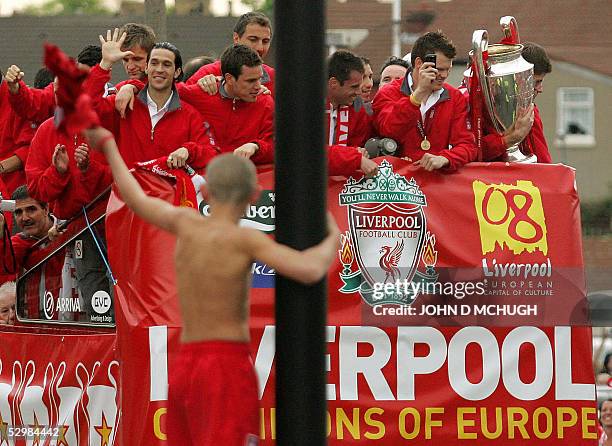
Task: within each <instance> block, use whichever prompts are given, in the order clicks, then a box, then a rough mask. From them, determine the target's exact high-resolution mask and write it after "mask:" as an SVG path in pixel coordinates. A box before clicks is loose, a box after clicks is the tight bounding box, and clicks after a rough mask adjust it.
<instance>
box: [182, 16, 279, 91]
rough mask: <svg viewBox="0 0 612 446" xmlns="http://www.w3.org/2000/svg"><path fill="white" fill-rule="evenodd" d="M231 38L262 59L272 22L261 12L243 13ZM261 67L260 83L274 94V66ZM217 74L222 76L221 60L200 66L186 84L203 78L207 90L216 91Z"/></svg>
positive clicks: (264, 65) (267, 47) (270, 33)
mask: <svg viewBox="0 0 612 446" xmlns="http://www.w3.org/2000/svg"><path fill="white" fill-rule="evenodd" d="M233 40H234V44H237V43H239V44H242V45H245V46H248V47H249V48H252V49H253V50H255V51H256V52H257V54H259V57H261V59H262V60H263V59H265V57H266V55H267V54H268V51H269V50H270V43H271V41H272V24H271V23H270V19H269V18H268V17H267V16H266V15H265V14H262V13H261V12H247V13H246V14H243V15H242V16H240V18H239V19H238V21H237V22H236V25H235V26H234V36H233ZM262 67H263V75H262V78H261V83H262V84H263V85H264V86H265V87H266V88H267V89H268V90H270V93H271V94H272V95H274V68H272V67H270V66H268V65H266V64H262ZM217 76H222V73H221V60H217V61H216V62H213V63H211V64H208V65H204V66H203V67H201V68H200V69H199V70H198V71H196V72H195V74H194V75H193V76H191V77H190V78H189V79H188V80H187V85H192V84H195V83H197V82H198V81H199V80H200V79H202V78H204V79H203V80H202V82H203V83H204V84H208V86H207V88H208V89H207V91H209V92H210V93H216V87H217V81H216V77H217Z"/></svg>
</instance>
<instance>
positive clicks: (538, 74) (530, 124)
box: [482, 42, 552, 163]
mask: <svg viewBox="0 0 612 446" xmlns="http://www.w3.org/2000/svg"><path fill="white" fill-rule="evenodd" d="M522 55H523V58H524V59H525V60H526V61H527V62H529V63H532V64H533V77H534V81H535V86H534V92H533V93H534V99H535V97H536V96H537V95H538V94H540V93H542V91H543V81H544V76H546V75H547V74H548V73H550V72H551V71H552V65H551V63H550V59H549V58H548V55H547V54H546V51H545V50H544V48H542V47H541V46H540V45H537V44H535V43H531V42H525V43H523V51H522ZM484 133H486V134H485V135H484V136H483V137H482V158H483V160H484V161H504V160H505V156H506V149H507V148H508V147H510V146H512V145H514V144H519V148H520V150H521V152H523V153H525V154H534V155H535V156H536V157H537V162H538V163H551V162H552V158H551V156H550V152H549V151H548V144H547V143H546V138H545V137H544V127H543V126H542V119H541V118H540V112H539V110H538V107H537V106H536V105H535V104H533V105H532V106H531V107H530V108H529V109H528V110H526V111H524V112H523V113H522V115H521V116H520V117H519V118H518V119H517V121H516V122H515V123H514V125H513V126H512V127H511V128H510V129H508V131H507V132H505V133H504V134H503V135H500V134H498V133H497V132H495V130H494V129H492V128H490V127H488V126H485V128H484Z"/></svg>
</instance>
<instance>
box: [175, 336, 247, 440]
mask: <svg viewBox="0 0 612 446" xmlns="http://www.w3.org/2000/svg"><path fill="white" fill-rule="evenodd" d="M169 372H170V375H169V389H168V413H167V415H166V416H167V418H166V420H167V430H168V445H169V446H188V445H193V446H196V445H197V446H213V445H214V446H219V445H222V446H257V445H258V444H259V436H258V434H257V432H258V430H259V399H258V390H257V377H256V376H255V369H254V367H253V362H252V360H251V355H250V349H249V345H248V344H246V343H242V342H231V341H206V342H194V343H189V344H183V345H181V347H180V351H179V353H178V355H177V358H176V361H175V362H173V363H172V364H171V367H170V371H169Z"/></svg>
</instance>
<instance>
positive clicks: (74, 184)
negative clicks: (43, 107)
mask: <svg viewBox="0 0 612 446" xmlns="http://www.w3.org/2000/svg"><path fill="white" fill-rule="evenodd" d="M25 170H26V176H27V180H28V190H29V192H30V194H31V196H32V197H34V198H36V199H37V200H40V201H42V202H46V203H48V205H49V208H50V210H51V211H52V212H53V215H55V216H56V217H58V218H61V219H64V220H67V219H69V218H71V217H74V216H75V215H76V214H78V213H79V212H81V210H82V207H83V206H85V205H87V204H88V203H89V202H91V201H92V200H93V199H94V198H96V197H97V196H98V195H99V194H100V193H102V192H103V191H104V190H105V189H106V188H107V187H108V186H110V184H111V183H112V176H111V173H110V169H109V167H108V165H107V164H106V159H105V158H104V155H103V154H101V153H99V152H97V151H95V150H90V149H89V147H88V146H87V144H85V141H84V139H83V137H82V136H81V135H72V136H67V135H65V134H63V133H61V132H59V131H58V130H57V129H56V128H55V124H54V120H53V118H49V119H47V120H46V121H45V122H44V123H43V124H42V125H41V126H40V127H39V129H38V131H37V132H36V136H34V139H33V140H32V145H31V148H30V155H29V157H28V161H27V163H26V169H25Z"/></svg>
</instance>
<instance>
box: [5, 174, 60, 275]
mask: <svg viewBox="0 0 612 446" xmlns="http://www.w3.org/2000/svg"><path fill="white" fill-rule="evenodd" d="M11 198H12V199H13V200H15V211H14V215H15V220H16V222H17V224H18V225H19V227H20V228H21V229H22V232H20V233H18V234H15V235H13V236H12V237H11V244H12V251H11V249H10V247H9V243H8V240H7V239H6V237H4V225H5V220H4V216H3V215H2V214H1V213H0V234H3V235H2V237H0V239H1V240H0V251H1V252H2V267H0V280H1V281H7V280H15V278H16V276H17V275H18V274H19V273H20V272H21V270H22V268H23V266H24V262H25V259H26V258H27V256H28V255H29V254H30V252H31V251H32V246H33V245H34V244H35V243H36V242H38V241H39V240H40V239H42V238H45V237H46V236H47V235H48V233H49V229H51V227H52V226H53V225H54V224H55V223H56V221H57V220H56V219H55V217H54V216H53V215H51V214H50V213H49V208H48V206H47V204H46V203H42V202H40V201H38V200H35V199H34V198H32V197H30V195H29V194H28V189H27V187H26V186H25V185H22V186H19V187H18V188H17V189H15V191H14V192H13V195H12V196H11ZM13 255H14V257H13Z"/></svg>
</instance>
